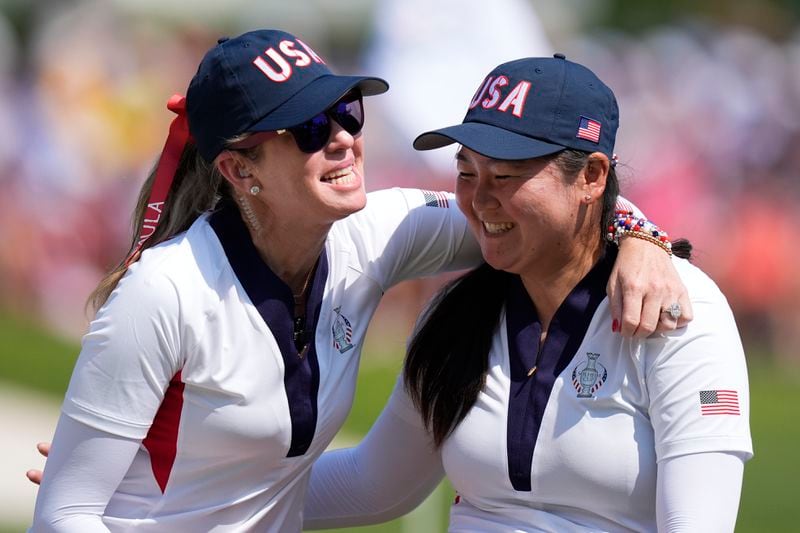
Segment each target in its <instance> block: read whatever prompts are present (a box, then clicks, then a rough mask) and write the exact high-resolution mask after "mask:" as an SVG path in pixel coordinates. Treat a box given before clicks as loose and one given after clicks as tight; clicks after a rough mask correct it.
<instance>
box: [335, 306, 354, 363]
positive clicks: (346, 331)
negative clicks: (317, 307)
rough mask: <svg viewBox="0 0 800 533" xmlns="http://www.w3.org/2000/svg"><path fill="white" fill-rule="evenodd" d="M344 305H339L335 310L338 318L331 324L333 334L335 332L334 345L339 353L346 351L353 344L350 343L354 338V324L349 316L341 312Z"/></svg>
mask: <svg viewBox="0 0 800 533" xmlns="http://www.w3.org/2000/svg"><path fill="white" fill-rule="evenodd" d="M341 309H342V307H341V306H339V307H337V308H336V309H334V310H333V312H334V313H336V319H334V321H333V326H331V334H333V347H334V348H336V349H337V350H339V353H344V352H346V351H347V350H349V349H350V348H352V347H353V345H352V344H351V343H350V341H351V340H353V326H351V325H350V321H349V320H347V317H346V316H344V315H343V314H342V313H341Z"/></svg>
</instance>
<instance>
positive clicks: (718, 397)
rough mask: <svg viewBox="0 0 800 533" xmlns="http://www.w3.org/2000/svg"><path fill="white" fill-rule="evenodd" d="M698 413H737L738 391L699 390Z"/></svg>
mask: <svg viewBox="0 0 800 533" xmlns="http://www.w3.org/2000/svg"><path fill="white" fill-rule="evenodd" d="M700 413H701V414H702V415H703V416H705V415H738V414H739V393H738V392H736V391H735V390H701V391H700Z"/></svg>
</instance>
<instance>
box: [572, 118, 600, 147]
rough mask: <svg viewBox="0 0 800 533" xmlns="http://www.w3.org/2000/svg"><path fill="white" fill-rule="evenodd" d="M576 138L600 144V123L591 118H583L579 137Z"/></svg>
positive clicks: (579, 128) (579, 126)
mask: <svg viewBox="0 0 800 533" xmlns="http://www.w3.org/2000/svg"><path fill="white" fill-rule="evenodd" d="M576 137H577V138H579V139H586V140H587V141H592V142H593V143H599V142H600V123H599V122H597V121H596V120H592V119H590V118H586V117H581V121H580V123H579V124H578V135H576Z"/></svg>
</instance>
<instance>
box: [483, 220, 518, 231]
mask: <svg viewBox="0 0 800 533" xmlns="http://www.w3.org/2000/svg"><path fill="white" fill-rule="evenodd" d="M513 227H514V224H513V223H512V222H499V223H498V222H484V223H483V228H484V229H485V230H486V232H487V233H505V232H506V231H509V230H510V229H511V228H513Z"/></svg>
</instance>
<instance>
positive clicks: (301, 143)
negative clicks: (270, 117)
mask: <svg viewBox="0 0 800 533" xmlns="http://www.w3.org/2000/svg"><path fill="white" fill-rule="evenodd" d="M332 120H335V121H336V122H337V123H338V124H339V125H340V126H341V127H342V129H344V130H345V131H346V132H347V133H349V134H350V135H356V134H358V132H360V131H361V128H363V127H364V104H363V102H362V101H361V93H360V92H359V91H351V92H349V93H347V94H346V95H344V96H343V97H341V98H340V99H339V100H338V101H337V102H336V103H335V104H333V105H332V106H330V107H329V108H328V109H326V110H325V111H323V112H322V113H320V114H318V115H316V116H314V117H312V118H311V119H309V120H307V121H305V122H303V123H302V124H298V125H297V126H292V127H291V128H286V129H283V130H278V131H265V132H259V133H255V134H253V135H251V136H250V137H248V138H247V139H245V140H244V141H242V142H240V143H236V144H234V145H233V146H231V147H230V148H231V149H234V150H242V149H246V148H252V147H254V146H257V145H259V144H261V143H263V142H264V141H266V140H268V139H270V138H272V137H275V136H276V135H282V134H284V133H286V132H287V131H288V132H289V133H291V134H292V137H294V142H295V144H297V148H298V149H300V151H301V152H305V153H307V154H313V153H314V152H319V151H320V150H322V149H323V148H324V147H325V145H326V144H328V139H330V137H331V129H332V125H331V121H332Z"/></svg>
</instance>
